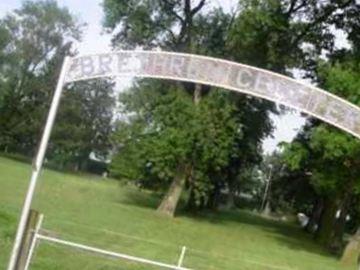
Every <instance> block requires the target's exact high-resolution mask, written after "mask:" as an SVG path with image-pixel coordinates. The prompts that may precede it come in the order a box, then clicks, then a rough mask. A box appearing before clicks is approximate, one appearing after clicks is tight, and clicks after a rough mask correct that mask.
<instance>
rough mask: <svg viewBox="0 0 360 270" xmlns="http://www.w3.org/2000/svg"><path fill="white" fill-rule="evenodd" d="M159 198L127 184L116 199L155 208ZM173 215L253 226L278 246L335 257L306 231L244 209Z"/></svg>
mask: <svg viewBox="0 0 360 270" xmlns="http://www.w3.org/2000/svg"><path fill="white" fill-rule="evenodd" d="M161 199H162V197H161V195H159V194H156V193H152V192H147V191H143V190H141V191H140V190H139V189H137V188H133V187H131V188H129V190H128V192H126V193H125V194H124V195H123V197H122V198H121V199H120V200H119V201H118V202H119V203H124V204H128V205H133V206H137V207H141V208H148V209H149V208H150V209H154V210H155V209H156V208H157V206H158V205H159V203H160V201H161ZM177 217H180V218H181V217H184V218H189V219H192V220H195V221H196V222H199V223H211V224H214V225H224V226H225V225H226V226H227V227H229V226H232V227H233V228H234V229H238V228H239V225H249V226H256V227H258V228H259V229H260V230H262V231H265V232H267V233H269V234H271V238H272V239H274V240H275V241H278V243H279V244H280V245H282V246H285V247H287V248H289V249H291V250H295V251H305V252H308V253H314V254H317V255H320V256H322V257H328V258H335V256H334V255H332V254H331V253H330V252H328V251H327V250H326V249H324V248H323V247H321V246H320V245H318V244H317V243H316V242H315V241H314V239H313V238H312V236H311V235H310V234H308V233H306V232H304V231H303V230H302V229H301V228H300V227H299V226H297V225H296V224H293V223H289V222H281V221H276V220H271V219H266V218H264V217H261V216H259V215H258V214H255V213H251V212H248V211H244V210H234V211H201V212H196V213H189V212H188V211H186V210H185V208H183V207H180V209H179V211H178V212H177ZM269 237H270V236H269Z"/></svg>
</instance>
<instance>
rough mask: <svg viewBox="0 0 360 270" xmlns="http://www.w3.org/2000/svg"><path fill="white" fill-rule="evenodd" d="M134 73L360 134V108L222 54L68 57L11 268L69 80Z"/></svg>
mask: <svg viewBox="0 0 360 270" xmlns="http://www.w3.org/2000/svg"><path fill="white" fill-rule="evenodd" d="M119 76H134V77H143V78H158V79H170V80H178V81H187V82H194V83H200V84H206V85H211V86H216V87H221V88H224V89H229V90H233V91H237V92H240V93H244V94H248V95H252V96H255V97H259V98H263V99H267V100H270V101H273V102H276V103H279V104H283V105H286V106H288V107H291V108H294V109H297V110H300V111H302V112H304V113H307V114H309V115H312V116H314V117H316V118H318V119H321V120H323V121H325V122H327V123H329V124H331V125H333V126H336V127H338V128H340V129H342V130H344V131H346V132H348V133H350V134H352V135H354V136H355V137H357V138H360V108H359V107H357V106H355V105H353V104H351V103H349V102H348V101H346V100H344V99H341V98H339V97H337V96H335V95H332V94H330V93H328V92H325V91H324V90H321V89H319V88H316V87H314V86H309V85H306V84H304V83H302V82H299V81H296V80H294V79H291V78H289V77H286V76H283V75H279V74H276V73H273V72H269V71H267V70H263V69H259V68H254V67H251V66H247V65H242V64H238V63H234V62H230V61H226V60H222V59H216V58H210V57H205V56H199V55H192V54H182V53H171V52H160V51H120V52H112V53H104V54H96V55H86V56H80V57H73V58H69V57H67V58H65V61H64V64H63V68H62V71H61V74H60V78H59V82H58V85H57V88H56V90H55V94H54V97H53V101H52V104H51V107H50V111H49V115H48V119H47V122H46V125H45V129H44V134H43V137H42V140H41V143H40V147H39V151H38V153H37V156H36V159H35V160H34V166H33V172H32V176H31V181H30V184H29V190H28V193H27V195H26V199H25V203H24V207H23V210H22V216H21V219H20V222H19V227H18V231H17V235H16V239H15V244H14V247H13V251H12V255H11V259H10V263H9V267H8V270H13V269H14V266H15V262H16V259H17V256H18V253H19V248H20V243H21V240H22V237H23V234H24V230H25V225H26V220H27V217H28V215H29V210H30V205H31V201H32V197H33V194H34V190H35V186H36V182H37V178H38V175H39V172H40V170H41V167H42V163H43V159H44V155H45V152H46V148H47V144H48V140H49V137H50V133H51V129H52V126H53V123H54V120H55V116H56V111H57V108H58V105H59V101H60V97H61V93H62V89H63V86H64V84H66V83H72V82H76V81H81V80H88V79H94V78H101V77H119Z"/></svg>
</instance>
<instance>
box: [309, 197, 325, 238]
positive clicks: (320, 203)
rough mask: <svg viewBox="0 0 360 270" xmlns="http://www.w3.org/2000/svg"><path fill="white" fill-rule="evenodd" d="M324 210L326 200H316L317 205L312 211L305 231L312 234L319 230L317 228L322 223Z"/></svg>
mask: <svg viewBox="0 0 360 270" xmlns="http://www.w3.org/2000/svg"><path fill="white" fill-rule="evenodd" d="M323 209H324V200H323V199H322V198H320V199H318V200H316V202H315V205H314V207H313V209H312V213H311V217H310V220H309V222H308V224H307V225H306V227H305V230H306V231H307V232H310V233H314V232H316V230H317V226H318V225H319V223H320V218H321V214H322V212H323Z"/></svg>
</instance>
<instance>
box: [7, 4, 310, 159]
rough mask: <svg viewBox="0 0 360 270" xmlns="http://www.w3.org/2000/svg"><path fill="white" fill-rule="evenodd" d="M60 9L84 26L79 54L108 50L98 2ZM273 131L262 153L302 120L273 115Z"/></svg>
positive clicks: (293, 115) (288, 138)
mask: <svg viewBox="0 0 360 270" xmlns="http://www.w3.org/2000/svg"><path fill="white" fill-rule="evenodd" d="M21 2H22V1H21V0H0V16H3V15H5V14H6V13H7V12H11V11H12V10H14V9H15V8H18V7H20V5H21ZM58 3H59V5H60V6H66V7H68V8H69V10H70V11H71V13H73V14H74V15H76V16H77V17H78V18H79V20H80V21H81V22H84V23H86V24H87V26H86V28H85V31H84V37H83V40H82V42H81V43H79V44H76V47H77V49H78V51H79V53H80V54H86V53H95V52H104V51H108V50H110V49H111V47H110V36H109V35H107V34H104V33H103V31H102V28H101V21H102V15H103V14H102V8H101V3H102V0H58ZM210 3H211V4H212V5H220V4H221V5H222V6H223V8H224V9H225V10H227V11H230V10H231V9H232V8H234V6H235V5H236V3H237V0H213V1H211V2H210ZM272 118H273V121H274V122H275V124H276V130H275V132H274V134H273V138H268V139H266V140H265V141H264V149H265V152H267V153H270V152H272V151H273V150H275V149H276V145H277V144H278V143H279V142H280V141H288V142H289V141H291V140H292V138H293V137H294V135H295V134H296V133H297V131H298V130H299V128H300V127H301V126H302V125H303V124H304V119H303V118H301V117H300V116H299V114H298V113H296V112H289V113H288V114H286V115H285V116H281V117H278V116H273V117H272Z"/></svg>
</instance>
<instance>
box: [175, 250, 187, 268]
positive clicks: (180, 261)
mask: <svg viewBox="0 0 360 270" xmlns="http://www.w3.org/2000/svg"><path fill="white" fill-rule="evenodd" d="M185 252H186V247H185V246H184V247H182V249H181V255H180V258H179V261H178V265H177V267H178V268H176V269H182V268H181V266H182V265H183V262H184V258H185Z"/></svg>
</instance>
